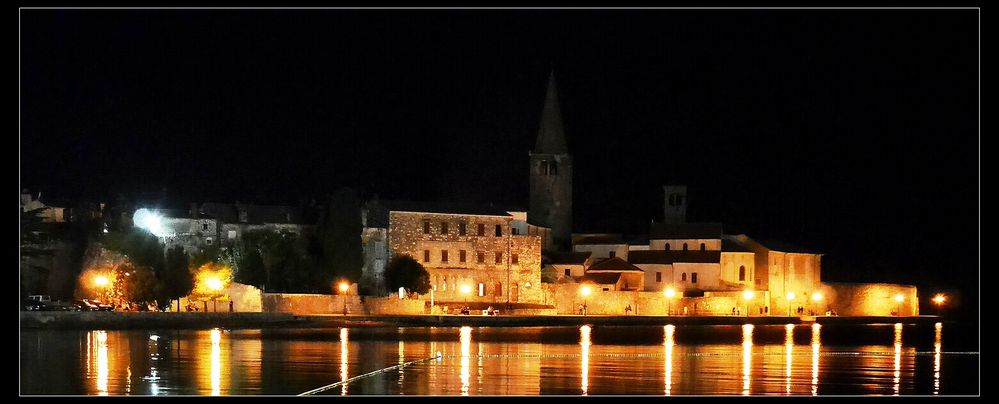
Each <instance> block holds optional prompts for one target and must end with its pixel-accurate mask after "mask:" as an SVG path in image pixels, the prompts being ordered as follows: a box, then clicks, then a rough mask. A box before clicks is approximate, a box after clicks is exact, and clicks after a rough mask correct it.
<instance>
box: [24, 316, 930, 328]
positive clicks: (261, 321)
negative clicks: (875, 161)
mask: <svg viewBox="0 0 999 404" xmlns="http://www.w3.org/2000/svg"><path fill="white" fill-rule="evenodd" d="M20 314H21V316H20V321H21V328H29V329H46V328H52V329H97V328H100V329H161V328H168V329H206V328H214V327H223V328H276V327H281V328H293V327H301V328H336V327H384V326H398V327H461V326H472V327H538V326H578V325H615V326H627V325H635V326H648V325H666V324H674V325H738V324H760V325H762V324H809V323H812V322H817V323H819V324H894V323H905V324H926V323H935V322H938V321H941V317H939V316H903V317H893V316H883V317H840V316H829V317H827V316H816V317H811V316H804V317H785V316H750V317H745V316H635V315H632V316H597V315H588V316H579V315H551V316H503V315H500V316H482V315H347V316H343V315H336V314H331V315H307V316H302V315H293V314H288V313H161V312H139V313H120V312H21V313H20Z"/></svg>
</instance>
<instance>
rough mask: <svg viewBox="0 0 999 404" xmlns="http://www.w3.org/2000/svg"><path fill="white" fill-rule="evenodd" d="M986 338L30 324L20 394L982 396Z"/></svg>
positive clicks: (707, 330)
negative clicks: (105, 327) (73, 327)
mask: <svg viewBox="0 0 999 404" xmlns="http://www.w3.org/2000/svg"><path fill="white" fill-rule="evenodd" d="M977 333H978V330H977V327H967V326H965V327H961V326H959V325H956V324H944V325H938V326H934V325H919V326H916V325H905V326H903V325H895V326H893V325H865V326H856V325H826V326H822V327H817V326H811V325H797V326H748V325H747V326H742V327H740V326H677V327H673V326H665V327H664V326H650V327H613V326H583V327H527V328H499V327H496V328H493V327H479V328H469V327H464V328H446V327H426V328H395V327H392V328H350V329H346V328H345V329H264V330H224V329H222V330H220V329H215V330H200V331H199V330H159V331H150V330H141V331H136V330H129V331H104V330H90V331H66V330H24V331H22V332H21V341H20V362H21V363H20V369H21V373H20V388H21V394H25V395H33V394H45V395H52V394H60V395H61V394H69V395H177V394H181V395H257V394H299V393H303V392H306V391H309V390H314V389H317V388H320V387H324V388H325V390H322V391H320V392H317V394H335V395H341V394H346V395H362V394H378V395H397V394H405V395H538V394H551V395H618V394H629V395H842V394H850V395H855V394H863V395H868V394H871V395H895V394H898V395H934V394H940V395H952V394H962V395H965V394H967V395H977V394H979V355H978V354H977V353H976V352H977V351H978V341H977ZM438 352H440V356H439V357H438V355H437V353H438ZM428 358H432V359H428ZM400 365H405V366H400ZM393 366H395V368H392V367H393ZM386 368H389V369H388V370H385V371H382V372H378V371H379V370H383V369H386Z"/></svg>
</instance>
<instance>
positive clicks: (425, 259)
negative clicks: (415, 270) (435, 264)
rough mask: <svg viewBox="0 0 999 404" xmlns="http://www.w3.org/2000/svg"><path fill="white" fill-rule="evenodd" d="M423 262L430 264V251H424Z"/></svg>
mask: <svg viewBox="0 0 999 404" xmlns="http://www.w3.org/2000/svg"><path fill="white" fill-rule="evenodd" d="M423 262H430V250H423Z"/></svg>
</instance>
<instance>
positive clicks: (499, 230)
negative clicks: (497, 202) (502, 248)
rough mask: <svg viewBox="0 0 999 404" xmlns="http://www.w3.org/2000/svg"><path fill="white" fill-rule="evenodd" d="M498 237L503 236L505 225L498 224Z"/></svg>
mask: <svg viewBox="0 0 999 404" xmlns="http://www.w3.org/2000/svg"><path fill="white" fill-rule="evenodd" d="M496 237H503V225H499V224H498V225H496Z"/></svg>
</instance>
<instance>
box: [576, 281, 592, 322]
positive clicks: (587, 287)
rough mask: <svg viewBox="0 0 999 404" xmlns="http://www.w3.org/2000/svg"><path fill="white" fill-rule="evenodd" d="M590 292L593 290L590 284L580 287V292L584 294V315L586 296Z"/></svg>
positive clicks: (584, 313)
mask: <svg viewBox="0 0 999 404" xmlns="http://www.w3.org/2000/svg"><path fill="white" fill-rule="evenodd" d="M590 292H591V290H590V287H589V286H583V287H582V288H579V294H580V295H583V315H584V316H585V315H586V297H587V296H589V295H590Z"/></svg>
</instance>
